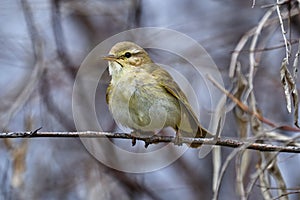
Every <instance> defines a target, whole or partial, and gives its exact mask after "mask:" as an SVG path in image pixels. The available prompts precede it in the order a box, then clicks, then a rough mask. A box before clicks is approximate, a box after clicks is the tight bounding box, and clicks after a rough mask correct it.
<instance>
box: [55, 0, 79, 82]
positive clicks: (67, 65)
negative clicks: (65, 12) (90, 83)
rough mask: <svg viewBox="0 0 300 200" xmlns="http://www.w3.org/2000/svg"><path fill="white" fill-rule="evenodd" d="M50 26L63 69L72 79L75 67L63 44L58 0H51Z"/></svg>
mask: <svg viewBox="0 0 300 200" xmlns="http://www.w3.org/2000/svg"><path fill="white" fill-rule="evenodd" d="M51 8H52V12H51V14H52V27H53V32H54V38H55V44H56V47H57V55H58V57H59V59H60V61H61V62H62V64H63V66H64V69H65V71H66V72H67V74H68V75H69V76H70V78H71V79H74V78H75V76H76V68H75V67H74V64H73V63H72V61H71V58H70V57H69V55H68V53H67V48H66V44H65V37H64V34H63V28H62V23H61V12H60V0H53V1H52V7H51Z"/></svg>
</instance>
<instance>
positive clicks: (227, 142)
mask: <svg viewBox="0 0 300 200" xmlns="http://www.w3.org/2000/svg"><path fill="white" fill-rule="evenodd" d="M24 137H26V138H35V137H51V138H57V137H84V138H106V137H107V138H119V139H130V140H140V141H144V142H145V145H146V146H148V145H149V144H156V143H169V142H171V143H174V144H176V138H175V137H173V136H158V135H153V136H150V137H143V136H135V135H132V134H127V133H109V132H96V131H85V132H37V131H31V132H9V133H0V138H24ZM299 137H300V136H299ZM262 141H263V139H258V140H257V142H252V141H251V142H249V141H247V140H245V141H241V140H237V139H232V138H218V139H212V138H188V137H182V138H181V142H182V143H184V144H192V143H193V144H194V143H195V144H206V145H217V146H224V147H231V148H238V147H241V146H244V145H246V146H247V149H253V150H258V151H280V152H288V153H300V147H297V146H280V145H273V144H262V143H261V142H262ZM275 141H276V140H275ZM291 143H292V141H291Z"/></svg>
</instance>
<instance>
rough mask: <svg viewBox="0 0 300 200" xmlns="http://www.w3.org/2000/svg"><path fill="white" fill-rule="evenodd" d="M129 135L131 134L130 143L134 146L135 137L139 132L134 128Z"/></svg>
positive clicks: (138, 135)
mask: <svg viewBox="0 0 300 200" xmlns="http://www.w3.org/2000/svg"><path fill="white" fill-rule="evenodd" d="M131 136H132V139H131V144H132V146H135V145H136V137H140V136H141V134H140V132H138V131H136V130H134V131H132V132H131Z"/></svg>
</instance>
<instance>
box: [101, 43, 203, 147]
mask: <svg viewBox="0 0 300 200" xmlns="http://www.w3.org/2000/svg"><path fill="white" fill-rule="evenodd" d="M104 59H105V60H108V61H109V73H110V75H111V76H112V79H111V82H110V85H109V87H108V88H107V93H106V100H107V103H108V105H109V109H110V111H111V113H112V116H113V118H114V119H115V121H116V122H117V124H118V125H120V126H124V127H128V128H130V129H133V130H135V131H139V132H141V133H149V132H152V133H154V132H158V131H160V130H161V129H162V128H164V127H172V128H174V129H175V130H176V133H178V132H180V133H181V134H182V135H183V136H188V137H205V136H206V135H207V134H209V133H208V131H207V130H206V129H204V128H203V127H202V126H201V125H200V124H199V122H198V119H197V117H196V115H195V114H194V112H193V111H192V108H191V106H190V104H189V102H188V100H187V98H186V96H185V95H184V93H183V92H182V90H181V89H180V87H179V86H178V85H177V84H176V82H175V81H174V80H173V78H172V77H171V75H170V74H169V73H168V72H167V71H166V70H164V69H163V68H161V67H160V66H158V65H156V64H155V63H153V62H152V60H151V58H150V57H149V55H148V54H147V52H146V51H145V50H144V49H143V48H141V47H139V46H138V45H136V44H134V43H132V42H120V43H117V44H116V45H115V46H113V47H112V49H111V50H110V52H109V55H108V56H106V57H104ZM192 146H193V147H197V146H199V145H192Z"/></svg>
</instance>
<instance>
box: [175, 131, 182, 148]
mask: <svg viewBox="0 0 300 200" xmlns="http://www.w3.org/2000/svg"><path fill="white" fill-rule="evenodd" d="M174 144H175V145H178V146H181V145H182V138H181V132H180V130H179V129H176V136H175V141H174Z"/></svg>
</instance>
